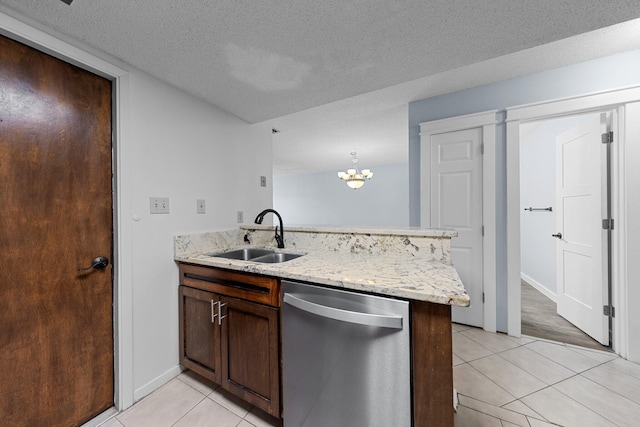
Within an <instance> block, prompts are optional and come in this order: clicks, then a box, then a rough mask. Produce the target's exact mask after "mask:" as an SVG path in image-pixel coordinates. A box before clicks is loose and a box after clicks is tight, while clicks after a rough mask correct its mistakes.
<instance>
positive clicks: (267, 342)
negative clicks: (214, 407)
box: [221, 297, 280, 417]
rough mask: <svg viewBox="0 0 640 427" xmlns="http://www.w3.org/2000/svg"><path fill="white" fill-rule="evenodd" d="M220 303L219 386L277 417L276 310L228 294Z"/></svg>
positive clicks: (278, 380)
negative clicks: (221, 318) (220, 349)
mask: <svg viewBox="0 0 640 427" xmlns="http://www.w3.org/2000/svg"><path fill="white" fill-rule="evenodd" d="M221 302H222V304H223V307H222V313H223V315H225V316H226V317H223V320H222V332H221V333H222V383H221V385H222V387H223V388H225V389H227V390H229V391H230V392H232V393H233V394H235V395H237V396H240V397H241V398H242V399H244V400H245V401H247V402H249V403H251V404H253V405H255V406H256V407H258V408H260V409H262V410H264V411H265V412H268V413H270V414H271V415H274V416H276V417H280V369H279V367H280V358H279V351H278V309H277V308H273V307H268V306H265V305H262V304H256V303H252V302H248V301H243V300H239V299H236V298H229V297H222V298H221ZM225 304H226V305H225Z"/></svg>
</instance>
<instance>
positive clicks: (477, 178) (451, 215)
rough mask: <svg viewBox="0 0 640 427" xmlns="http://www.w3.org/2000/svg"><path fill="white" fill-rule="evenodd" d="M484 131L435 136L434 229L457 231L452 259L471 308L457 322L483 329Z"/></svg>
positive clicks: (456, 312)
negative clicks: (482, 148)
mask: <svg viewBox="0 0 640 427" xmlns="http://www.w3.org/2000/svg"><path fill="white" fill-rule="evenodd" d="M481 145H482V128H475V129H467V130H461V131H455V132H448V133H442V134H437V135H432V136H431V140H430V149H431V156H430V157H431V162H430V163H431V192H430V194H431V196H430V199H431V200H430V224H429V226H430V227H432V228H449V229H454V230H456V231H457V232H458V237H454V238H453V239H451V260H452V262H453V265H454V266H455V268H456V270H457V271H458V274H459V275H460V278H461V279H462V283H463V284H464V286H465V288H466V290H467V292H468V293H469V297H470V299H471V305H470V306H469V307H453V309H452V319H453V321H454V322H457V323H462V324H465V325H472V326H479V327H482V326H483V301H482V292H483V283H482V157H481Z"/></svg>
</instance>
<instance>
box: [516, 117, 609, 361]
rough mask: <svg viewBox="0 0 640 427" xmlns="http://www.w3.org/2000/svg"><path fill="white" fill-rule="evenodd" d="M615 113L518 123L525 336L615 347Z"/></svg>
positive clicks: (600, 347) (587, 345) (575, 343)
mask: <svg viewBox="0 0 640 427" xmlns="http://www.w3.org/2000/svg"><path fill="white" fill-rule="evenodd" d="M610 123H611V113H609V112H606V113H599V112H592V113H588V114H579V115H571V116H563V117H558V118H553V119H546V120H536V121H531V122H526V123H522V124H521V125H520V257H521V328H522V333H523V334H525V335H531V336H535V337H538V338H545V339H550V340H553V341H559V342H564V343H569V344H574V345H579V346H583V347H588V348H595V349H607V347H609V346H610V334H609V324H608V319H607V318H606V317H604V316H603V314H602V308H601V307H603V306H606V305H609V296H610V280H609V274H608V272H609V259H610V256H609V251H610V248H609V244H608V239H607V237H608V236H607V231H606V230H603V229H602V222H601V219H602V218H606V217H607V215H608V212H610V207H609V206H610V203H609V185H608V183H609V170H610V167H609V159H608V155H607V148H606V146H605V145H604V144H602V134H603V133H607V132H608V131H609V130H610V127H611V125H610Z"/></svg>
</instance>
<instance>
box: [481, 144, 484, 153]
mask: <svg viewBox="0 0 640 427" xmlns="http://www.w3.org/2000/svg"><path fill="white" fill-rule="evenodd" d="M480 154H484V142H483V143H482V144H480Z"/></svg>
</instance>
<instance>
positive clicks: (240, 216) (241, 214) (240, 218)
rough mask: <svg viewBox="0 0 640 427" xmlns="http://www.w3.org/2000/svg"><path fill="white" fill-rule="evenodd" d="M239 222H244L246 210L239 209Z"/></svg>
mask: <svg viewBox="0 0 640 427" xmlns="http://www.w3.org/2000/svg"><path fill="white" fill-rule="evenodd" d="M237 221H238V224H242V223H243V222H244V212H242V211H238V219H237Z"/></svg>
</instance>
